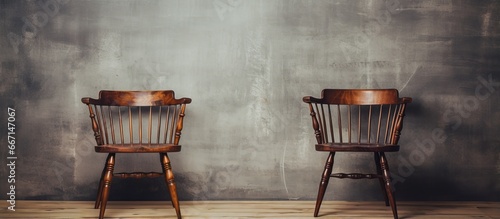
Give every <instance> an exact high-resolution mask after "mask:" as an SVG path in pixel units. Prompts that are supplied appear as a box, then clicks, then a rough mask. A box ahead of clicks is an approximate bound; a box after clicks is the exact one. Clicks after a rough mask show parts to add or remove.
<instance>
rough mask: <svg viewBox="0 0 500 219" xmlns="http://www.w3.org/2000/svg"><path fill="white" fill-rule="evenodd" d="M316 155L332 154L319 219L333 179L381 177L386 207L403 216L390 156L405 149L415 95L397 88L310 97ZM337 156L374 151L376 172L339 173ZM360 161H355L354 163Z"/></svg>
mask: <svg viewBox="0 0 500 219" xmlns="http://www.w3.org/2000/svg"><path fill="white" fill-rule="evenodd" d="M303 101H304V102H305V103H307V104H308V105H309V110H310V115H311V117H312V126H313V129H314V133H315V135H316V141H317V144H316V151H323V152H329V155H328V158H327V159H326V164H325V168H324V171H323V174H322V176H321V182H320V184H319V190H318V196H317V199H316V208H315V210H314V217H317V216H318V213H319V208H320V207H321V202H322V201H323V196H324V195H325V191H326V188H327V186H328V182H329V179H330V177H336V178H351V179H379V182H380V185H381V188H382V192H383V195H384V198H385V204H386V206H389V204H390V206H391V208H392V213H393V215H394V218H398V213H397V208H396V200H395V197H394V192H393V190H392V188H391V179H390V172H389V164H388V163H387V159H386V156H385V154H384V153H385V152H395V151H398V150H399V145H398V140H399V137H400V134H401V129H402V128H403V118H404V115H405V114H404V112H405V109H406V104H407V103H410V102H411V101H412V99H411V98H409V97H403V98H400V97H399V94H398V91H397V90H396V89H324V90H323V91H322V93H321V98H314V97H311V96H306V97H304V98H303ZM336 152H362V153H366V152H372V153H373V154H374V158H375V167H376V171H377V172H376V173H371V174H366V173H333V174H332V169H333V161H334V157H335V153H336ZM352 161H354V160H352Z"/></svg>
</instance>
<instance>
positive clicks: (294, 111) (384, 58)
mask: <svg viewBox="0 0 500 219" xmlns="http://www.w3.org/2000/svg"><path fill="white" fill-rule="evenodd" d="M499 12H500V3H499V2H498V1H475V0H468V1H463V0H457V1H455V0H429V1H418V0H386V1H382V0H380V1H369V0H359V1H352V0H334V1H332V0H272V1H267V0H256V1H243V0H185V1H181V0H175V1H174V0H167V1H160V0H144V1H142V0H141V1H139V0H109V1H98V0H81V1H67V0H21V1H14V0H1V1H0V19H1V20H0V51H1V52H0V81H1V82H0V83H1V84H0V98H1V99H0V109H1V112H2V113H0V126H3V127H4V128H3V129H1V130H0V140H1V142H2V143H1V144H0V146H1V148H0V157H1V158H0V160H2V164H1V165H0V166H1V167H0V182H1V183H0V185H1V186H0V194H3V195H0V197H4V196H5V199H7V196H6V195H5V194H6V193H8V192H9V191H8V189H9V188H8V184H7V183H6V182H7V178H8V176H9V175H10V174H9V173H10V169H9V167H8V166H6V163H7V161H6V160H5V158H6V157H7V156H9V155H8V148H7V143H6V142H7V130H6V128H5V127H6V126H7V125H6V123H7V119H8V115H7V108H8V107H12V108H14V109H15V110H16V122H15V124H16V134H15V137H16V146H17V147H16V149H15V152H16V155H17V157H18V159H17V160H16V176H15V177H16V184H15V185H16V198H17V199H49V200H92V199H94V198H95V197H94V196H95V194H96V191H97V182H98V177H99V174H100V172H101V170H102V165H103V164H104V159H105V155H102V154H96V153H94V152H93V145H94V144H95V142H94V140H93V135H92V132H91V129H90V120H89V119H88V112H87V109H86V108H85V106H84V105H83V104H82V103H81V102H80V98H81V97H84V96H91V97H96V96H97V94H98V91H99V90H101V89H127V90H142V89H148V90H151V89H172V90H175V92H176V94H177V96H178V97H191V98H192V99H193V103H192V104H191V105H189V106H188V108H187V112H186V114H187V117H186V120H185V128H184V130H183V136H182V139H181V143H182V145H183V149H182V152H180V153H175V154H172V155H171V158H172V160H173V169H174V173H175V174H176V180H177V183H178V192H179V196H180V198H181V200H206V199H314V198H315V197H316V192H317V186H318V183H319V180H320V175H321V171H322V168H323V165H324V160H325V159H326V156H327V154H325V153H319V152H316V151H314V143H315V140H314V134H313V130H312V126H311V124H310V116H309V113H308V109H307V106H306V105H305V104H304V103H302V97H303V96H305V95H315V96H318V95H319V94H320V91H321V89H323V88H327V87H328V88H388V87H390V88H397V89H399V90H400V93H401V95H402V96H410V97H413V98H414V103H412V104H411V105H409V108H408V113H407V117H406V120H405V122H406V124H405V127H404V129H403V135H402V138H401V141H400V143H401V145H402V150H401V151H400V152H399V153H398V154H391V155H390V156H389V162H390V164H391V165H392V166H391V167H392V169H391V170H392V174H393V178H394V183H395V188H396V192H397V193H398V199H399V200H496V201H500V135H499V131H500V105H499V104H498V103H499V102H500V13H499ZM121 158H126V159H130V160H132V161H133V162H125V161H124V159H121ZM357 160H359V161H360V162H359V164H358V163H357V162H354V161H357ZM371 162H372V156H371V155H367V156H366V157H365V156H359V155H348V154H344V155H339V156H337V160H336V164H339V165H340V164H341V163H344V165H343V167H345V168H347V170H348V172H349V171H352V172H358V171H361V170H362V168H363V166H364V165H366V164H369V163H370V164H371ZM150 166H152V167H153V168H152V169H147V168H148V167H150ZM122 170H127V171H138V170H160V165H159V159H158V156H157V155H144V156H138V155H131V156H119V157H118V158H117V171H122ZM330 183H331V184H330V186H329V190H328V192H327V197H326V198H327V199H335V200H382V195H381V192H380V191H379V185H378V184H377V183H378V182H377V181H366V180H362V181H352V180H338V179H332V180H331V181H330ZM363 184H366V185H363ZM124 190H126V191H125V192H123V191H124ZM167 197H168V193H167V190H166V189H165V183H164V181H163V180H162V179H161V178H159V179H152V180H142V181H137V180H115V181H114V184H113V185H112V190H111V199H112V200H117V199H120V200H137V199H151V200H159V199H167ZM1 199H4V198H1Z"/></svg>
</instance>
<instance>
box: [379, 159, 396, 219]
mask: <svg viewBox="0 0 500 219" xmlns="http://www.w3.org/2000/svg"><path fill="white" fill-rule="evenodd" d="M380 166H381V168H382V172H383V177H384V185H385V192H386V194H387V198H388V199H389V203H390V204H391V208H392V214H393V215H394V219H397V218H398V211H397V207H396V198H395V195H394V192H393V191H392V185H391V176H390V172H389V163H387V158H386V157H385V154H384V153H383V152H381V153H380Z"/></svg>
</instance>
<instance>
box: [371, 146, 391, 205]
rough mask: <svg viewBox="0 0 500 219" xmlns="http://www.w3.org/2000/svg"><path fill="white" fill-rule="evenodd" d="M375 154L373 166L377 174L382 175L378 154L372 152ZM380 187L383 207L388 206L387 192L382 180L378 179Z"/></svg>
mask: <svg viewBox="0 0 500 219" xmlns="http://www.w3.org/2000/svg"><path fill="white" fill-rule="evenodd" d="M374 154H375V156H374V157H375V166H376V167H377V174H378V175H382V174H383V172H382V168H381V167H380V155H379V153H378V152H374ZM379 182H380V187H381V188H382V194H383V195H384V200H385V206H389V199H388V198H387V192H386V191H385V185H384V179H383V178H379Z"/></svg>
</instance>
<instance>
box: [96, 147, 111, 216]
mask: <svg viewBox="0 0 500 219" xmlns="http://www.w3.org/2000/svg"><path fill="white" fill-rule="evenodd" d="M108 157H109V155H108ZM108 159H109V158H108ZM108 159H106V162H105V163H104V168H103V169H102V173H101V178H100V179H99V189H98V191H97V198H96V200H95V205H94V209H98V208H99V207H100V206H101V201H102V187H103V186H104V174H105V173H106V164H107V163H108Z"/></svg>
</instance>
